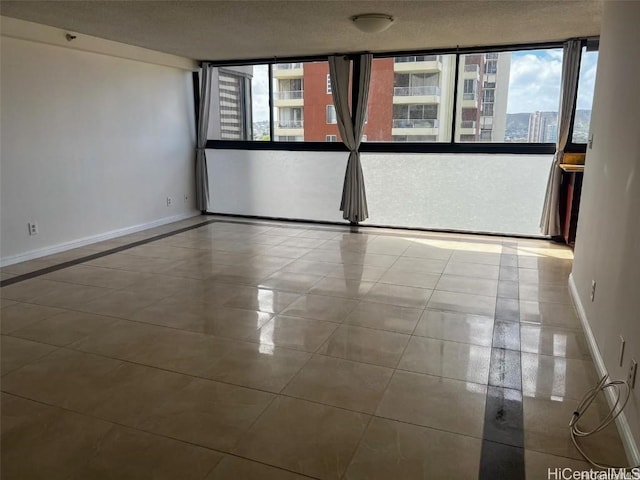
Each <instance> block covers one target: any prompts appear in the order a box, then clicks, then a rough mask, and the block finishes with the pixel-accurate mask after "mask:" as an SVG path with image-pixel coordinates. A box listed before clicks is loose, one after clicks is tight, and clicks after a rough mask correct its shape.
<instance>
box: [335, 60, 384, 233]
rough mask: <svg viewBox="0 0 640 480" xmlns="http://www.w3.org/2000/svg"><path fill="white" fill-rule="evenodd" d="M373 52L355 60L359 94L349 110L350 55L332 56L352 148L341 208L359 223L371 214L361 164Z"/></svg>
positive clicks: (344, 132) (338, 105) (341, 117)
mask: <svg viewBox="0 0 640 480" xmlns="http://www.w3.org/2000/svg"><path fill="white" fill-rule="evenodd" d="M372 60H373V56H372V55H370V54H365V55H360V58H359V59H358V60H357V61H355V62H353V78H354V79H355V80H357V82H358V94H357V98H356V100H355V102H354V105H353V111H350V110H349V71H350V66H351V62H350V60H349V58H348V57H344V56H331V57H329V72H330V75H331V92H332V94H333V104H334V106H335V109H336V119H337V123H338V129H339V130H340V136H341V137H342V141H343V142H344V144H345V145H346V146H347V148H348V149H349V152H350V153H349V160H348V162H347V170H346V171H345V175H344V186H343V187H342V201H341V202H340V210H342V217H343V218H344V219H345V220H349V221H350V222H352V223H358V222H362V221H364V220H366V219H367V218H369V210H368V208H367V194H366V192H365V188H364V175H363V174H362V165H361V164H360V152H359V151H358V149H359V148H360V142H361V140H362V132H363V131H364V122H365V119H366V114H367V101H368V99H369V83H370V81H371V62H372Z"/></svg>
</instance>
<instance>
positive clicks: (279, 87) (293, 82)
mask: <svg viewBox="0 0 640 480" xmlns="http://www.w3.org/2000/svg"><path fill="white" fill-rule="evenodd" d="M272 72H273V78H272V83H273V121H274V140H275V141H283V142H325V141H327V136H329V135H337V134H338V127H337V125H336V124H335V123H336V119H335V110H334V111H333V112H330V111H329V109H328V107H327V105H331V106H333V98H332V96H331V80H330V78H329V63H328V62H298V63H276V64H274V65H273V69H272Z"/></svg>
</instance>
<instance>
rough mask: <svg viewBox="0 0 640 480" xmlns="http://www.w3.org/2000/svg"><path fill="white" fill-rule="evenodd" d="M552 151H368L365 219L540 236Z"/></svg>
mask: <svg viewBox="0 0 640 480" xmlns="http://www.w3.org/2000/svg"><path fill="white" fill-rule="evenodd" d="M552 159H553V158H552V155H484V154H482V155H480V154H475V155H467V154H465V155H463V154H455V155H452V154H402V155H398V154H366V155H363V156H362V166H363V169H364V176H365V182H366V188H367V198H368V201H369V215H370V218H369V220H367V222H366V223H369V224H377V225H390V226H410V227H421V228H435V229H453V230H467V231H482V232H495V233H516V234H526V235H539V234H540V229H539V226H538V223H539V221H540V213H541V211H542V203H543V200H544V193H545V188H546V185H547V178H548V175H549V167H550V165H551V161H552Z"/></svg>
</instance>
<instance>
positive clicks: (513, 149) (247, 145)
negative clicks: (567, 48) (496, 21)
mask: <svg viewBox="0 0 640 480" xmlns="http://www.w3.org/2000/svg"><path fill="white" fill-rule="evenodd" d="M580 40H581V41H582V43H583V45H587V43H588V42H594V41H595V42H597V40H598V37H584V38H581V39H580ZM563 43H564V42H563V41H555V42H539V43H527V44H510V45H499V46H484V47H482V46H480V47H467V48H460V47H456V48H443V49H426V50H425V49H423V50H408V51H394V52H384V53H374V54H373V57H374V59H376V58H395V57H411V56H434V55H455V63H454V65H455V71H454V75H453V76H454V84H453V88H454V92H453V99H454V101H453V110H452V118H453V119H454V121H453V122H452V123H453V125H452V132H451V138H450V140H449V141H448V142H362V143H361V145H360V151H361V152H365V153H403V152H405V153H484V154H532V155H539V154H553V153H554V152H555V148H556V145H555V143H510V142H504V143H498V142H496V143H493V142H491V143H488V142H473V143H463V142H456V141H455V134H456V125H455V118H456V113H457V109H458V108H459V105H458V90H459V85H458V83H459V79H460V56H461V55H464V54H473V53H491V54H494V53H495V54H497V53H501V52H514V51H526V50H540V49H552V48H563ZM359 55H360V53H354V54H349V55H347V56H349V57H351V58H352V59H356V58H358V56H359ZM328 57H329V56H328V55H319V56H309V57H300V56H299V57H289V58H280V59H278V60H277V61H276V60H274V59H273V58H268V59H265V58H261V59H253V60H228V61H209V63H211V64H212V66H213V67H224V66H230V65H265V64H266V65H268V67H269V68H268V71H269V90H270V91H269V103H270V105H269V107H270V119H269V121H270V127H271V131H272V135H271V139H270V140H269V141H253V140H248V141H234V140H208V141H207V147H206V148H209V149H232V150H233V149H235V150H238V149H239V150H274V151H278V150H280V151H311V152H313V151H341V152H346V151H348V149H347V148H346V147H345V146H344V144H343V143H342V142H317V141H315V142H308V141H303V142H282V141H275V140H273V138H274V137H273V127H274V119H273V105H272V104H271V103H272V95H273V78H272V77H273V74H272V72H273V68H274V66H275V65H276V64H280V63H303V64H304V63H306V62H325V61H327V60H328ZM203 62H204V60H203ZM303 68H304V65H303ZM578 74H579V71H578ZM195 95H196V92H194V96H195ZM576 96H577V92H576ZM574 110H575V102H574ZM574 118H575V112H574V115H573V117H572V124H571V126H570V131H569V138H570V139H572V137H573V119H574ZM571 148H573V149H577V151H580V149H581V151H586V144H571V143H569V144H568V146H567V150H566V151H575V150H571Z"/></svg>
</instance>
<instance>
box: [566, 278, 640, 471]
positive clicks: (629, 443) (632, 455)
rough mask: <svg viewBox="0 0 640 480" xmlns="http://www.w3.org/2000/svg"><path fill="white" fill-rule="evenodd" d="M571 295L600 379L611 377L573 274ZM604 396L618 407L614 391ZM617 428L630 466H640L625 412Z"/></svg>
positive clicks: (619, 418)
mask: <svg viewBox="0 0 640 480" xmlns="http://www.w3.org/2000/svg"><path fill="white" fill-rule="evenodd" d="M569 293H570V294H571V300H572V301H573V305H574V307H575V309H576V312H577V314H578V318H579V319H580V323H581V324H582V328H583V330H584V335H585V338H586V340H587V345H588V346H589V351H590V352H591V357H592V358H593V363H594V364H595V366H596V371H597V373H598V377H599V378H602V377H603V376H605V375H606V376H609V372H608V371H607V367H606V365H605V363H604V359H603V358H602V355H601V353H600V349H599V348H598V344H597V342H596V338H595V336H594V335H593V332H592V330H591V325H590V324H589V319H588V318H587V314H586V311H585V309H584V306H583V303H582V300H581V299H580V294H579V293H578V289H577V288H576V284H575V281H574V279H573V273H572V274H571V275H569ZM604 394H605V398H606V399H607V403H608V404H609V408H613V407H614V406H615V405H616V395H615V393H614V392H613V390H612V389H607V390H605V391H604ZM616 426H617V427H618V432H619V434H620V437H621V439H622V444H623V445H624V449H625V453H626V455H627V460H628V461H629V464H630V465H640V450H639V449H638V445H637V444H636V442H635V439H634V438H633V433H632V432H631V427H630V425H629V421H628V420H627V417H626V415H625V412H624V411H622V412H621V414H620V415H619V416H618V417H617V418H616Z"/></svg>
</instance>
